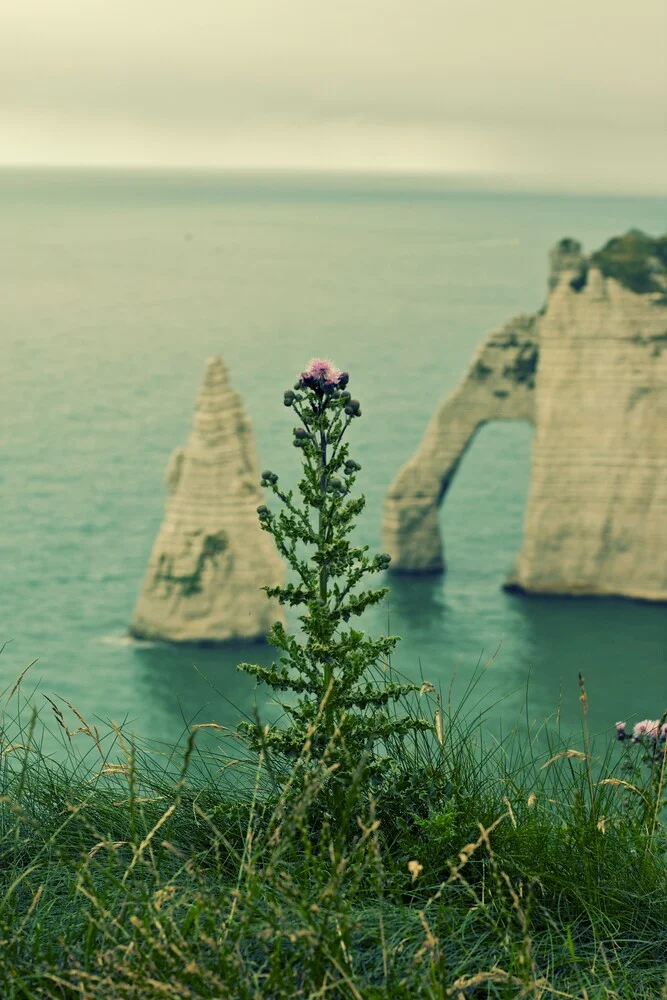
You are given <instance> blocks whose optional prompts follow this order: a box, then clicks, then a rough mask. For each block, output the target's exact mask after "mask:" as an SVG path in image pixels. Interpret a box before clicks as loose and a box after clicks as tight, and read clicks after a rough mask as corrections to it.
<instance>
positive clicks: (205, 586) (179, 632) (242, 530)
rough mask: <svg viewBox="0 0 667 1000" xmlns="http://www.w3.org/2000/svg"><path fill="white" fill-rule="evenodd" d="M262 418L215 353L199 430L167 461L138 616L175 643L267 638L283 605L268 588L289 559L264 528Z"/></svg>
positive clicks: (144, 630) (139, 628) (144, 633)
mask: <svg viewBox="0 0 667 1000" xmlns="http://www.w3.org/2000/svg"><path fill="white" fill-rule="evenodd" d="M259 480H260V472H259V465H258V462H257V457H256V452H255V445H254V441H253V434H252V427H251V424H250V420H249V419H248V417H247V415H246V413H245V410H244V407H243V403H242V400H241V397H240V396H239V394H238V393H237V392H234V390H233V389H232V388H231V385H230V383H229V377H228V374H227V369H226V367H225V364H224V362H223V360H222V358H221V357H215V358H211V359H209V361H208V362H207V365H206V371H205V374H204V380H203V383H202V385H201V388H200V391H199V395H198V397H197V402H196V406H195V414H194V424H193V429H192V432H191V434H190V437H189V439H188V442H187V444H186V446H185V447H184V448H177V449H176V451H174V453H173V454H172V456H171V459H170V461H169V465H168V468H167V491H168V497H167V503H166V508H165V514H164V520H163V522H162V526H161V528H160V531H159V533H158V536H157V539H156V541H155V545H154V546H153V551H152V554H151V557H150V562H149V565H148V572H147V574H146V578H145V580H144V584H143V588H142V590H141V593H140V595H139V599H138V601H137V605H136V607H135V609H134V614H133V616H132V621H131V624H130V633H131V635H133V636H135V637H137V638H142V639H166V640H169V641H171V642H211V643H214V642H222V641H225V640H228V639H261V638H263V637H264V636H266V634H267V633H268V631H269V628H270V626H271V624H272V623H273V622H274V621H277V620H282V617H283V616H282V612H281V610H280V607H279V606H278V605H277V604H276V603H275V602H273V601H269V600H268V599H267V596H266V594H265V593H264V591H263V590H261V589H260V588H261V587H263V586H267V585H277V584H279V583H281V582H282V580H283V576H284V571H283V565H282V560H281V559H280V557H279V555H278V553H277V552H276V549H275V547H274V544H273V540H272V539H271V538H270V536H269V535H267V534H266V532H264V531H262V530H261V528H260V526H259V521H258V518H257V506H258V505H259V504H261V503H262V491H261V488H260V486H259Z"/></svg>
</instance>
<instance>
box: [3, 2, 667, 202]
mask: <svg viewBox="0 0 667 1000" xmlns="http://www.w3.org/2000/svg"><path fill="white" fill-rule="evenodd" d="M3 7H4V9H3V10H2V11H0V165H35V166H47V165H54V166H56V165H57V166H65V165H82V166H127V167H131V166H136V167H198V168H207V169H209V168H233V169H244V168H253V169H262V170H274V169H296V170H307V171H311V170H312V171H317V170H341V171H371V172H376V171H387V172H395V173H422V172H423V173H436V174H443V175H447V176H451V177H458V176H466V177H470V178H476V179H477V180H478V181H479V182H480V183H483V184H493V183H494V182H498V181H500V180H503V181H504V182H505V183H507V184H509V185H510V186H518V187H522V186H523V187H527V188H534V189H548V190H552V189H553V190H582V191H600V192H613V191H618V192H623V193H637V194H667V59H666V58H665V52H667V0H632V2H631V0H558V2H557V3H556V2H554V0H550V2H548V3H547V2H545V0H14V2H7V3H6V4H5V5H3Z"/></svg>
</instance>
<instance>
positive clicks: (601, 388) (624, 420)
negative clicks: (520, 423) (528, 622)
mask: <svg viewBox="0 0 667 1000" xmlns="http://www.w3.org/2000/svg"><path fill="white" fill-rule="evenodd" d="M496 419H514V420H529V421H531V422H532V423H533V424H534V426H535V433H534V438H533V449H532V460H531V481H530V488H529V495H528V500H527V506H526V512H525V519H524V537H523V545H522V548H521V551H520V553H519V555H518V558H517V560H516V564H515V566H514V568H513V570H512V572H511V574H510V578H509V580H508V581H507V583H506V586H507V587H508V588H510V589H516V590H521V591H526V592H534V593H545V594H617V595H625V596H628V597H636V598H642V599H646V600H654V601H667V237H662V238H661V239H658V240H653V239H651V238H650V237H647V236H645V235H644V234H643V233H639V232H637V231H631V232H630V233H627V234H626V235H625V236H622V237H616V238H615V239H614V240H610V241H609V243H608V244H607V245H606V246H605V247H603V248H602V250H599V251H597V253H594V254H592V255H591V256H590V257H586V256H585V255H584V254H583V253H582V251H581V247H580V245H579V244H578V243H576V241H574V240H563V241H561V243H559V244H558V245H557V246H556V247H555V248H554V250H552V252H551V275H550V280H549V292H548V297H547V302H546V304H545V306H544V308H543V309H542V310H541V311H540V312H539V313H538V314H536V315H533V316H520V317H517V318H516V319H513V320H511V321H510V322H509V323H508V324H506V325H505V326H504V327H503V328H502V329H501V330H499V331H498V332H496V333H493V334H492V335H491V336H490V337H489V338H488V339H487V340H486V342H485V343H484V344H482V346H481V347H480V348H479V349H478V350H477V351H476V353H475V355H474V357H473V359H472V362H471V365H470V367H469V369H468V371H467V372H466V373H465V375H464V376H463V378H462V380H461V382H460V383H459V384H458V386H457V387H456V388H455V389H454V391H453V392H452V393H451V394H450V395H449V396H448V397H447V398H446V399H445V401H444V402H443V403H442V405H441V407H440V408H439V410H438V411H437V413H436V414H435V416H434V417H433V419H432V420H431V422H430V424H429V426H428V428H427V430H426V433H425V435H424V438H423V440H422V442H421V444H420V446H419V448H418V449H417V451H416V452H415V454H414V455H413V456H412V458H410V460H409V461H408V462H407V463H406V464H405V465H404V466H403V468H402V469H401V470H400V471H399V473H398V475H397V477H396V479H395V481H394V483H393V484H392V486H391V487H390V490H389V493H388V495H387V499H386V503H385V511H384V520H383V535H384V543H383V544H384V547H385V548H386V550H387V552H388V553H389V554H390V555H391V557H392V567H391V568H392V570H393V571H396V572H401V571H402V572H429V571H439V570H442V569H443V568H444V556H443V548H442V541H441V537H440V530H439V524H438V521H439V518H438V508H439V506H440V504H441V502H442V501H443V499H444V497H445V495H446V493H447V489H448V487H449V485H450V483H451V482H452V478H453V476H454V474H455V472H456V469H457V467H458V465H459V463H460V461H461V459H462V457H463V455H464V453H465V451H466V449H467V448H468V446H469V445H470V443H471V441H472V439H473V437H474V435H475V432H476V431H477V430H478V428H479V427H480V426H482V424H484V423H486V422H487V421H489V420H496ZM499 488H502V484H499Z"/></svg>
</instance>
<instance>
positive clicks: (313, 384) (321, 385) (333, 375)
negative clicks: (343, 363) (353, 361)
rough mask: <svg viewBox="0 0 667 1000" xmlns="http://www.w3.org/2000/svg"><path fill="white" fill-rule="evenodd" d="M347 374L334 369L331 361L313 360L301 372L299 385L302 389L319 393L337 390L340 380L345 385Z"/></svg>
mask: <svg viewBox="0 0 667 1000" xmlns="http://www.w3.org/2000/svg"><path fill="white" fill-rule="evenodd" d="M348 378H349V376H348V374H347V372H342V371H341V370H340V369H339V368H336V366H335V364H334V363H333V362H332V361H327V360H326V359H323V358H313V359H312V361H311V362H310V363H309V365H308V367H307V368H306V369H305V370H304V371H302V372H301V376H300V379H299V382H300V385H301V386H302V387H303V388H304V389H318V390H319V391H320V392H327V391H331V390H332V389H335V388H337V386H338V385H339V384H340V382H341V380H343V384H344V385H347V379H348Z"/></svg>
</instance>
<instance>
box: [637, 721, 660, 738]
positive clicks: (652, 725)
mask: <svg viewBox="0 0 667 1000" xmlns="http://www.w3.org/2000/svg"><path fill="white" fill-rule="evenodd" d="M659 736H660V720H659V719H642V721H641V722H638V723H637V725H636V726H635V728H634V729H633V731H632V742H633V743H638V742H639V740H641V739H643V738H644V737H648V739H650V740H657V739H658V738H659Z"/></svg>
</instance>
